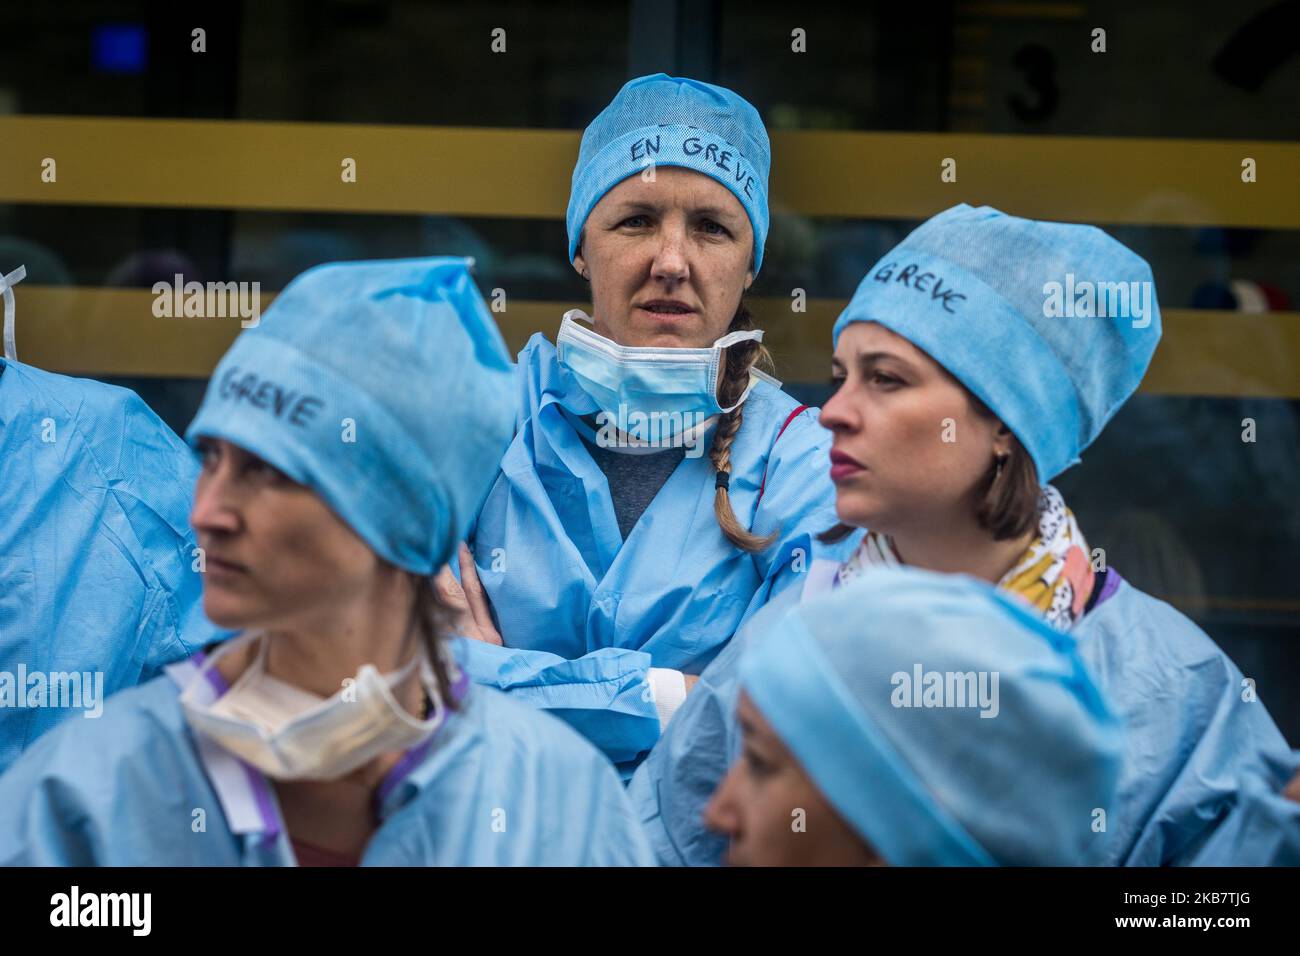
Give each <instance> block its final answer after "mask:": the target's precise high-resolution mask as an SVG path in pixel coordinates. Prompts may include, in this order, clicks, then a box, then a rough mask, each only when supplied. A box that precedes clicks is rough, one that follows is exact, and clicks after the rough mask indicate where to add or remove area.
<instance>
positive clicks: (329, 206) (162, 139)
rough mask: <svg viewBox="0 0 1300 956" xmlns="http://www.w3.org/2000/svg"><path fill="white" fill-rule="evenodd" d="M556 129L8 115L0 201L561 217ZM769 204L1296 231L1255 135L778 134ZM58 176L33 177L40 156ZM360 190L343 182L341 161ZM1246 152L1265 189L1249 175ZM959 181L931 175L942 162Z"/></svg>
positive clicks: (1277, 173) (1290, 181)
mask: <svg viewBox="0 0 1300 956" xmlns="http://www.w3.org/2000/svg"><path fill="white" fill-rule="evenodd" d="M578 140H579V134H578V133H577V132H574V131H564V130H534V129H475V128H458V127H414V126H367V125H356V124H326V123H264V122H252V121H247V120H160V119H102V118H85V117H38V116H8V117H0V143H3V144H4V149H3V150H0V203H3V202H12V203H73V204H86V205H113V206H167V207H185V208H213V209H276V210H302V211H316V212H353V213H409V214H441V215H458V216H496V217H510V218H550V219H560V218H563V217H564V211H565V205H566V203H567V201H568V194H569V178H570V175H571V173H572V168H573V162H574V160H575V158H576V156H577V150H578ZM772 149H773V160H772V169H773V175H772V206H773V208H774V209H775V210H782V211H786V212H791V213H797V214H801V215H805V216H814V217H820V216H842V217H849V218H867V219H871V218H876V219H880V218H885V219H889V218H898V219H924V218H926V217H928V216H930V215H933V214H934V213H935V212H938V211H939V210H941V209H944V208H947V207H948V206H950V205H952V204H953V203H956V202H961V201H964V202H970V203H988V204H991V205H994V206H997V207H998V208H1000V209H1003V210H1005V211H1007V212H1011V213H1015V214H1017V215H1023V216H1031V217H1036V218H1048V219H1062V220H1073V221H1080V222H1097V223H1147V224H1152V225H1223V226H1258V227H1264V228H1277V229H1289V228H1298V227H1300V190H1297V189H1296V188H1295V183H1296V181H1297V179H1300V145H1296V144H1292V143H1275V142H1259V141H1245V140H1242V141H1236V140H1231V141H1222V140H1178V139H1115V138H1101V137H1071V136H1052V137H1047V136H992V135H982V134H979V135H977V134H957V133H854V132H819V131H776V132H773V133H772ZM46 157H49V158H53V159H54V160H55V161H56V163H57V167H56V168H57V174H58V178H57V181H56V182H54V183H45V182H42V181H41V168H42V167H41V163H42V161H43V160H44V159H45V158H46ZM345 157H346V158H351V159H354V160H356V163H357V181H356V182H355V183H344V182H342V180H341V176H340V173H341V168H342V167H341V163H342V161H343V159H344V158H345ZM1245 157H1250V158H1253V159H1254V160H1255V161H1256V163H1257V170H1258V173H1257V175H1258V181H1257V182H1255V183H1251V184H1246V183H1242V182H1241V161H1242V159H1243V158H1245ZM945 158H952V159H954V160H956V162H957V181H956V182H955V183H944V182H941V181H940V164H941V162H942V160H943V159H945Z"/></svg>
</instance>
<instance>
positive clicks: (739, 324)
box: [709, 301, 780, 553]
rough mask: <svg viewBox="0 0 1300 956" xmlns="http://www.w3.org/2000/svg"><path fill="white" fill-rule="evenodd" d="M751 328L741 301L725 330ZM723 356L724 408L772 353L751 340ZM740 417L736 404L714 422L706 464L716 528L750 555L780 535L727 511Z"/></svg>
mask: <svg viewBox="0 0 1300 956" xmlns="http://www.w3.org/2000/svg"><path fill="white" fill-rule="evenodd" d="M753 328H754V317H753V316H752V315H750V312H749V309H748V308H747V307H746V306H745V303H744V302H743V301H742V302H741V303H740V306H739V307H738V308H737V309H736V315H735V318H733V319H732V320H731V324H730V325H729V326H727V331H728V332H748V331H749V330H751V329H753ZM724 355H725V363H726V364H725V365H724V367H723V368H724V371H723V374H722V384H721V385H719V386H718V404H720V405H721V406H722V407H724V408H725V407H727V406H728V405H734V404H735V403H736V402H738V401H740V396H741V395H743V394H744V392H745V388H746V387H747V386H748V385H749V371H750V369H751V368H753V367H754V366H756V365H757V366H758V367H759V368H761V369H763V370H764V371H771V370H772V369H773V368H774V363H773V362H772V354H771V353H770V352H768V350H767V348H766V347H765V346H764V345H763V344H762V343H761V342H756V341H754V340H752V339H751V340H750V341H748V342H737V343H736V344H735V345H733V346H731V347H730V348H728V349H727V350H726V351H725V353H724ZM744 417H745V406H744V405H739V406H737V407H736V408H733V409H732V410H731V411H729V412H727V413H725V414H724V415H723V416H722V417H721V418H720V419H719V420H718V426H717V428H716V430H715V431H714V433H713V444H712V445H711V446H710V447H709V461H710V462H712V463H713V469H714V471H715V472H716V473H717V476H718V477H717V485H716V489H717V490H716V491H715V492H714V495H713V513H714V514H715V515H716V516H717V518H718V527H719V528H721V529H722V533H723V534H724V535H726V538H727V540H728V541H730V542H731V543H732V544H734V545H735V546H736V547H738V548H740V549H741V550H742V551H748V552H750V553H753V552H755V551H762V550H763V549H765V548H768V547H770V546H771V545H772V543H773V542H774V541H776V539H777V536H778V535H779V533H780V532H779V531H774V532H773V533H772V534H770V535H768V536H767V537H760V536H758V535H756V534H754V533H753V532H752V531H750V530H748V529H747V528H745V527H744V526H743V525H741V523H740V522H739V521H738V520H737V519H736V513H735V512H734V511H733V510H732V509H731V496H730V482H731V443H732V442H733V441H735V438H736V434H737V433H738V432H739V431H740V425H741V422H742V421H743V420H744Z"/></svg>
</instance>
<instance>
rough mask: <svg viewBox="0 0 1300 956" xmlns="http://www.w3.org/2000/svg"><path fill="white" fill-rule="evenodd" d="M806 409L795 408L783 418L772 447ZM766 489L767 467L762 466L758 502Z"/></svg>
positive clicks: (803, 406)
mask: <svg viewBox="0 0 1300 956" xmlns="http://www.w3.org/2000/svg"><path fill="white" fill-rule="evenodd" d="M807 408H808V406H807V405H800V406H799V407H798V408H796V409H795V410H794V411H792V412H791V413H790V414H789V415H787V416H786V417H785V421H784V422H782V423H781V430H780V431H779V432H777V433H776V438H774V439H772V445H773V446H774V447H775V445H776V443H777V442H779V441H780V440H781V436H782V435H784V434H785V430H786V429H787V428H789V427H790V423H791V422H792V421H794V420H795V418H797V417H798V415H799V413H800V412H802V411H805V410H806V409H807ZM766 487H767V466H766V465H764V466H763V480H762V481H761V482H759V485H758V501H762V500H763V489H765V488H766ZM758 501H756V502H754V503H755V504H758Z"/></svg>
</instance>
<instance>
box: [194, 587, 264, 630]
mask: <svg viewBox="0 0 1300 956" xmlns="http://www.w3.org/2000/svg"><path fill="white" fill-rule="evenodd" d="M203 613H204V615H205V616H206V617H207V619H208V620H209V621H211V622H212V623H213V624H215V625H216V626H217V627H219V628H221V629H222V630H226V631H243V630H248V629H249V628H250V627H251V626H252V625H253V624H254V622H255V621H256V619H257V617H258V615H257V614H256V613H254V612H253V610H252V609H251V608H249V607H247V602H246V601H241V600H235V599H231V598H230V597H229V596H227V595H225V594H222V593H220V592H219V591H218V590H217V589H214V588H210V587H209V588H204V590H203Z"/></svg>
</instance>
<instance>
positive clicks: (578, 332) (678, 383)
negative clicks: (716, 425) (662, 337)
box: [555, 309, 763, 441]
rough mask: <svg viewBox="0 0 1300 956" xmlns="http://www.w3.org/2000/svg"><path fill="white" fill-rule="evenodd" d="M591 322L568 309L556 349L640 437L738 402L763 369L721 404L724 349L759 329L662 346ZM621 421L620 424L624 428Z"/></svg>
mask: <svg viewBox="0 0 1300 956" xmlns="http://www.w3.org/2000/svg"><path fill="white" fill-rule="evenodd" d="M576 319H581V320H582V321H583V322H590V321H591V319H590V318H588V316H587V314H586V313H585V312H583V311H582V310H581V309H570V310H569V311H568V312H566V313H564V320H563V321H562V322H561V323H560V334H559V335H558V336H556V339H555V345H556V353H557V355H558V357H559V360H560V364H562V365H563V366H564V367H565V368H567V369H568V370H569V371H570V372H572V373H573V375H574V377H575V378H577V380H578V383H579V384H580V385H581V386H582V390H583V391H584V392H586V393H587V395H589V396H590V397H591V398H592V399H594V400H595V402H596V405H597V407H598V408H600V410H601V411H603V412H605V413H606V414H607V415H609V416H610V420H611V421H614V422H618V423H630V424H629V425H628V427H627V428H626V429H625V430H626V431H627V432H628V434H630V435H632V436H633V437H634V438H637V439H639V440H642V441H649V440H650V437H651V436H657V438H658V440H659V441H663V440H664V439H674V438H676V437H677V436H680V435H681V434H682V433H683V432H685V431H687V430H689V429H691V428H694V427H697V426H699V425H700V424H701V423H702V422H704V421H706V420H707V419H709V418H712V417H713V416H714V415H721V414H724V413H726V412H729V411H731V410H732V409H735V408H737V407H739V405H740V404H741V403H742V402H744V401H745V399H746V398H748V397H749V393H750V392H751V391H752V390H753V388H754V385H755V384H757V382H758V379H759V377H760V376H759V375H758V374H757V373H751V374H750V377H749V383H748V384H747V385H746V386H745V391H744V393H743V394H742V395H741V396H740V399H739V401H737V402H736V404H735V405H731V406H729V407H727V408H723V407H722V406H721V405H719V404H718V369H719V368H721V367H722V362H723V359H724V354H723V350H724V349H725V348H727V346H729V345H735V344H736V343H738V342H749V341H755V342H761V341H762V340H763V333H762V331H760V330H758V329H752V330H749V331H743V332H729V333H727V334H726V335H724V336H723V337H722V338H720V339H718V340H717V341H716V342H714V343H713V345H712V346H711V347H709V348H703V349H692V348H664V347H658V346H650V347H645V346H628V345H619V344H618V343H617V342H612V341H610V340H609V339H607V338H605V337H604V336H603V335H599V334H598V333H596V332H595V331H593V330H592V329H589V328H587V327H586V326H584V325H580V324H579V323H578V322H577V321H575V320H576ZM621 427H622V425H621V424H620V428H621Z"/></svg>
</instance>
